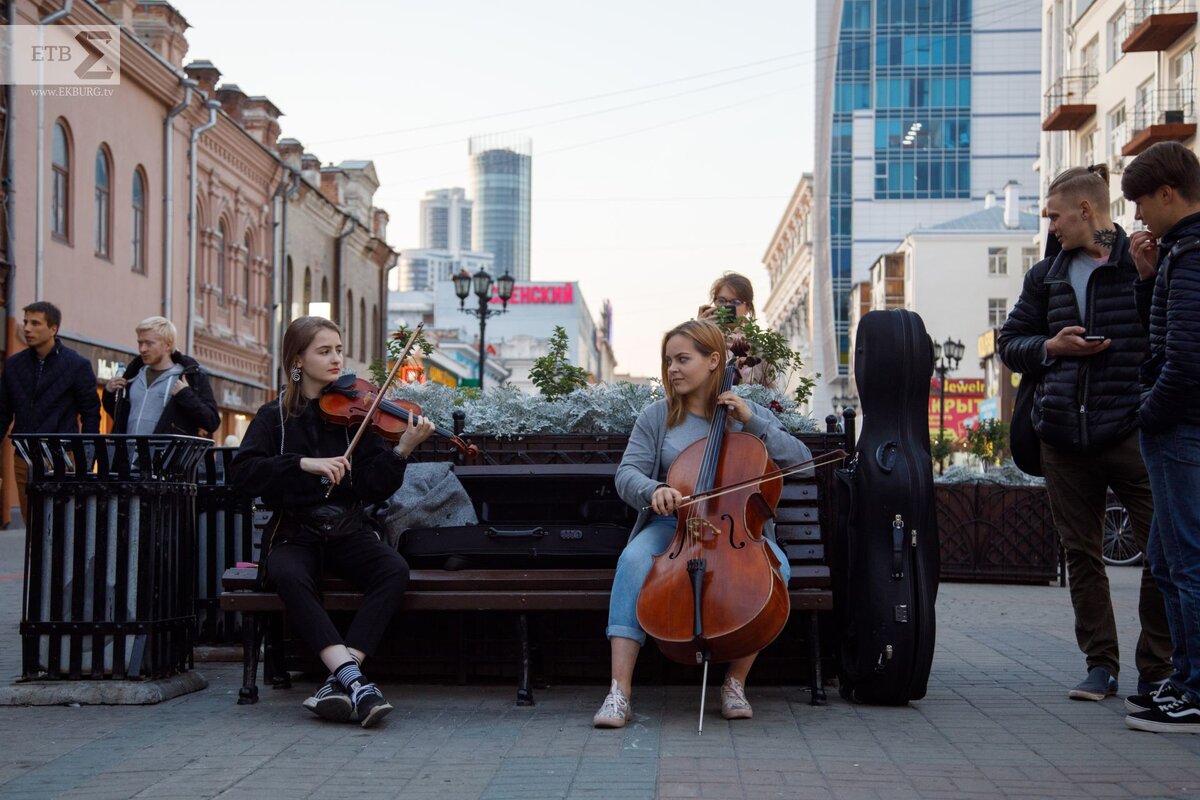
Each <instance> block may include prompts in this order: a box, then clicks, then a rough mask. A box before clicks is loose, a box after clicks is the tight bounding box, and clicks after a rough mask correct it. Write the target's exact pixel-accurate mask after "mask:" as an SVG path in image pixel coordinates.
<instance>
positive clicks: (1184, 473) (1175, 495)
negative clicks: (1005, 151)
mask: <svg viewBox="0 0 1200 800" xmlns="http://www.w3.org/2000/svg"><path fill="white" fill-rule="evenodd" d="M1121 193H1122V194H1124V195H1125V199H1126V200H1128V201H1129V202H1132V203H1134V204H1135V207H1136V208H1137V213H1136V215H1135V218H1136V219H1139V220H1141V221H1142V222H1143V223H1144V224H1145V226H1146V230H1144V231H1137V232H1136V233H1134V234H1133V236H1132V237H1130V239H1131V246H1130V249H1131V251H1132V254H1133V262H1134V265H1135V266H1136V267H1137V272H1138V280H1137V282H1136V283H1135V284H1134V291H1135V294H1136V297H1137V309H1138V313H1139V314H1140V316H1141V319H1142V322H1143V323H1144V324H1145V325H1146V328H1147V329H1148V330H1149V332H1150V357H1149V358H1148V359H1147V361H1146V362H1145V364H1143V365H1142V373H1141V385H1142V391H1141V397H1140V405H1139V407H1138V420H1139V422H1140V423H1141V429H1142V431H1141V446H1142V455H1143V457H1144V458H1145V461H1146V467H1147V469H1148V470H1149V472H1150V484H1151V486H1153V488H1154V523H1153V526H1152V527H1151V530H1150V541H1149V543H1148V545H1147V548H1146V558H1147V559H1148V560H1149V562H1150V571H1151V573H1152V574H1153V575H1154V578H1155V580H1157V581H1158V585H1159V586H1160V587H1161V588H1162V593H1163V597H1164V598H1165V599H1166V606H1167V621H1168V623H1169V624H1170V626H1171V638H1172V640H1173V643H1174V653H1173V656H1172V661H1173V663H1174V668H1175V671H1174V673H1173V674H1172V675H1171V679H1170V680H1169V681H1167V682H1166V683H1164V684H1163V686H1162V687H1161V688H1160V689H1159V690H1158V691H1156V692H1154V693H1153V694H1152V695H1149V696H1146V697H1131V698H1129V700H1127V701H1126V706H1128V707H1129V710H1130V711H1131V712H1132V713H1130V714H1129V716H1127V717H1126V718H1125V724H1126V725H1128V726H1129V727H1130V728H1133V729H1135V730H1143V731H1153V732H1156V733H1200V161H1198V160H1197V158H1196V155H1195V153H1193V152H1192V151H1191V150H1189V149H1188V148H1186V147H1184V146H1183V145H1181V144H1179V143H1177V142H1162V143H1159V144H1156V145H1153V146H1152V147H1150V148H1149V149H1147V150H1146V151H1145V152H1144V153H1142V154H1141V155H1140V156H1138V157H1137V159H1135V160H1134V162H1133V163H1132V164H1130V165H1129V166H1128V167H1127V168H1126V171H1125V175H1124V177H1123V178H1122V179H1121Z"/></svg>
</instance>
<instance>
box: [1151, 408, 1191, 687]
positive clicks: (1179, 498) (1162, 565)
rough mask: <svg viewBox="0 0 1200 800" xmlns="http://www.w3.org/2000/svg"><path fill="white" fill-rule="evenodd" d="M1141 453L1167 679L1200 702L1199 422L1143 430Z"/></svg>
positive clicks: (1152, 570)
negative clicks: (1150, 497) (1169, 669)
mask: <svg viewBox="0 0 1200 800" xmlns="http://www.w3.org/2000/svg"><path fill="white" fill-rule="evenodd" d="M1142 458H1143V459H1145V461H1146V469H1147V471H1148V472H1149V473H1150V486H1151V488H1152V490H1153V491H1154V522H1153V524H1152V525H1151V526H1150V540H1149V542H1148V543H1147V545H1146V559H1147V561H1148V562H1149V564H1150V573H1151V574H1152V575H1153V576H1154V579H1155V580H1156V581H1157V582H1158V585H1159V587H1160V588H1161V589H1162V594H1163V599H1164V600H1165V601H1166V606H1167V624H1168V626H1169V627H1170V629H1171V642H1172V645H1173V652H1172V654H1171V661H1172V663H1173V664H1174V667H1175V673H1174V675H1172V676H1171V679H1172V681H1174V683H1175V684H1176V685H1177V686H1178V687H1179V688H1181V689H1183V690H1184V691H1186V692H1187V693H1188V694H1190V695H1191V696H1192V698H1193V699H1194V700H1197V701H1200V425H1176V426H1175V427H1174V428H1171V429H1170V430H1168V431H1165V432H1163V433H1144V432H1143V433H1142Z"/></svg>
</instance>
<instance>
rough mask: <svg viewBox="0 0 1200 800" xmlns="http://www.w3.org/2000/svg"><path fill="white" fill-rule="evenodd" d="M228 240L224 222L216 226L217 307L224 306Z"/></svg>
mask: <svg viewBox="0 0 1200 800" xmlns="http://www.w3.org/2000/svg"><path fill="white" fill-rule="evenodd" d="M228 239H229V229H228V228H227V227H226V226H225V220H221V222H220V223H219V224H218V225H217V276H216V277H217V305H219V306H224V305H225V242H226V241H227V240H228Z"/></svg>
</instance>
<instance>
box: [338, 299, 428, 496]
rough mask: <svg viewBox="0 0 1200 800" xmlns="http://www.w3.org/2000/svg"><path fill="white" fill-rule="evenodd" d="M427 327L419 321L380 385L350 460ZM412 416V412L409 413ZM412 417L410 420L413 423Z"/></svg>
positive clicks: (349, 449) (348, 453)
mask: <svg viewBox="0 0 1200 800" xmlns="http://www.w3.org/2000/svg"><path fill="white" fill-rule="evenodd" d="M424 327H425V323H424V322H418V323H417V327H416V328H414V329H413V332H412V335H411V336H409V337H408V343H407V344H405V345H404V349H403V350H402V351H401V352H400V356H399V357H398V358H397V359H396V363H395V364H394V365H393V366H392V371H391V372H389V373H388V376H387V380H385V381H384V382H383V386H380V387H379V391H378V392H377V393H376V394H375V399H374V400H372V401H371V407H370V408H368V409H367V413H366V415H365V416H364V417H363V421H362V423H361V424H359V426H358V430H357V431H355V432H354V438H353V439H351V440H350V444H349V445H347V446H346V453H345V455H344V458H346V459H347V460H349V458H350V456H351V455H352V454H353V453H354V448H356V447H358V442H359V440H360V439H362V435H363V432H364V431H366V429H367V427H368V426H370V424H371V417H373V416H375V411H376V410H377V409H378V408H379V404H380V403H381V402H382V401H383V394H384V392H386V391H387V390H388V387H389V386H391V385H392V381H394V380H396V373H398V372H399V371H400V366H401V365H402V364H403V363H404V359H406V358H408V354H409V353H410V352H411V351H412V349H413V345H415V344H416V343H417V337H418V336H420V335H421V329H422V328H424ZM409 416H410V417H411V416H412V415H411V414H410V415H409ZM411 421H412V420H411V419H410V420H409V422H410V423H411ZM333 486H334V484H333V483H332V482H330V484H329V488H328V489H326V490H325V498H326V499H328V498H329V495H331V494H333Z"/></svg>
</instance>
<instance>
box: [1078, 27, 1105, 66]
mask: <svg viewBox="0 0 1200 800" xmlns="http://www.w3.org/2000/svg"><path fill="white" fill-rule="evenodd" d="M1099 53H1100V37H1098V36H1096V37H1092V40H1091V41H1090V42H1088V43H1087V44H1085V45H1084V46H1083V49H1082V50H1080V51H1079V66H1080V67H1082V68H1083V69H1084V71H1086V72H1090V73H1092V74H1093V75H1095V74H1098V73H1099V72H1100V59H1099V58H1098V57H1097V56H1098V55H1099Z"/></svg>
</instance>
